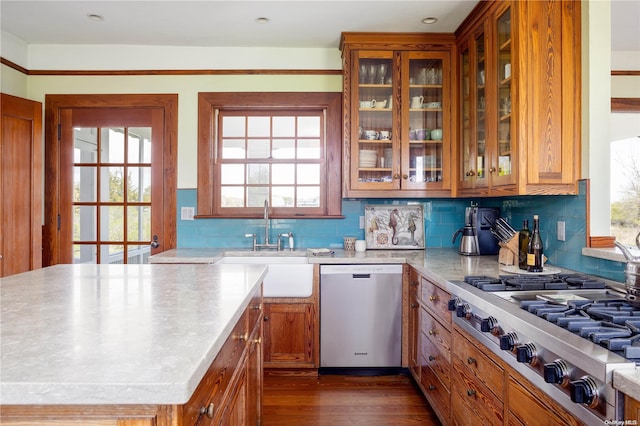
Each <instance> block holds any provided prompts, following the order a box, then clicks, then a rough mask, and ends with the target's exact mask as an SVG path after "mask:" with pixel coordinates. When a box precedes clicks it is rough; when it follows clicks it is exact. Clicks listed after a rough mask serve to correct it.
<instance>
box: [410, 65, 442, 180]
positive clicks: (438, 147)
mask: <svg viewBox="0 0 640 426" xmlns="http://www.w3.org/2000/svg"><path fill="white" fill-rule="evenodd" d="M442 65H443V64H442V60H440V59H411V60H410V62H409V99H406V100H405V104H406V105H403V106H404V107H407V108H408V110H409V182H441V181H442V153H443V148H442V146H443V142H442V141H443V139H444V138H448V137H449V135H444V134H443V108H442V106H443V105H442V104H443V95H442Z"/></svg>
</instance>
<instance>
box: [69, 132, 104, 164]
mask: <svg viewBox="0 0 640 426" xmlns="http://www.w3.org/2000/svg"><path fill="white" fill-rule="evenodd" d="M73 147H74V149H73V162H74V163H92V164H95V163H96V162H97V161H98V129H96V128H95V127H76V128H74V129H73Z"/></svg>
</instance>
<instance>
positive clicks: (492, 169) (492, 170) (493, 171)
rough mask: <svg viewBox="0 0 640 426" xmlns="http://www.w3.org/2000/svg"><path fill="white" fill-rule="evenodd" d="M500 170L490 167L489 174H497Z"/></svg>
mask: <svg viewBox="0 0 640 426" xmlns="http://www.w3.org/2000/svg"><path fill="white" fill-rule="evenodd" d="M497 170H498V169H496V168H495V167H489V173H495V172H496V171H497Z"/></svg>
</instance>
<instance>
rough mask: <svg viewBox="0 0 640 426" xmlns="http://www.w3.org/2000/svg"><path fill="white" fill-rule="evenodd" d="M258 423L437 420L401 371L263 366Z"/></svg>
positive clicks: (301, 425)
mask: <svg viewBox="0 0 640 426" xmlns="http://www.w3.org/2000/svg"><path fill="white" fill-rule="evenodd" d="M263 424H264V425H266V426H283V425H296V426H307V425H320V426H324V425H330V426H343V425H345V426H346V425H367V426H371V425H380V426H383V425H389V426H391V425H393V426H401V425H427V426H429V425H440V422H439V421H438V418H437V416H436V415H435V413H434V412H433V410H432V409H431V407H430V406H429V404H428V402H427V401H426V399H425V398H424V397H423V396H422V394H421V393H420V391H419V389H418V388H417V386H416V385H415V384H414V383H413V381H412V380H411V378H410V377H408V376H406V375H396V376H347V375H319V376H318V375H293V376H286V375H281V374H280V375H279V374H270V373H269V372H268V371H266V372H265V376H264V399H263Z"/></svg>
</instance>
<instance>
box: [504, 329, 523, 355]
mask: <svg viewBox="0 0 640 426" xmlns="http://www.w3.org/2000/svg"><path fill="white" fill-rule="evenodd" d="M518 343H519V342H518V335H517V334H516V333H514V332H513V331H511V332H509V333H507V334H503V335H502V336H500V349H502V350H503V351H513V350H514V349H515V347H516V345H518Z"/></svg>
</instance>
